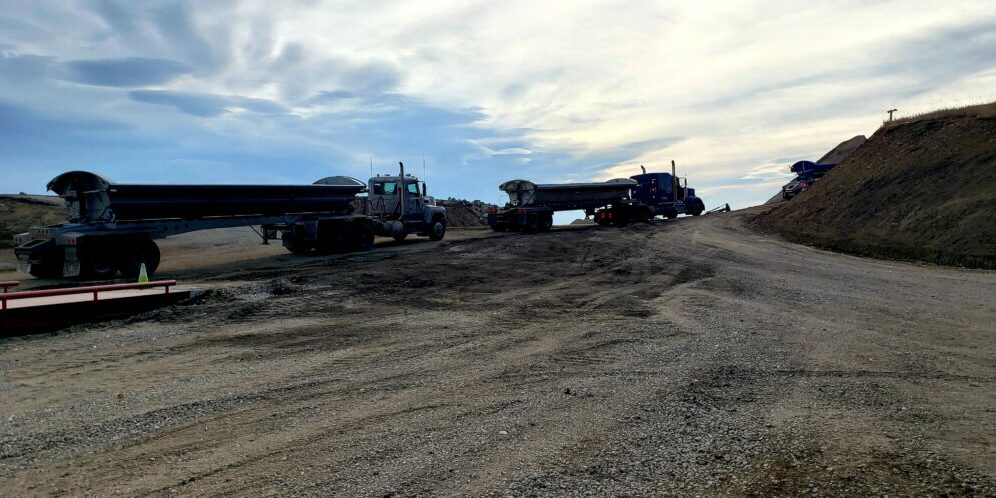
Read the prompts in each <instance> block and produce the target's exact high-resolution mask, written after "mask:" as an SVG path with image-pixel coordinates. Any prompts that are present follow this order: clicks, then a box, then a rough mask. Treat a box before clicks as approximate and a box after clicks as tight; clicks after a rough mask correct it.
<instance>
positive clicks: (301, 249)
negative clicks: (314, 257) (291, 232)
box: [284, 240, 311, 254]
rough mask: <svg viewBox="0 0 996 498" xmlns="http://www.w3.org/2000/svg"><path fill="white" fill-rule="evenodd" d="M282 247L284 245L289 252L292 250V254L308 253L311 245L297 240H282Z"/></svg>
mask: <svg viewBox="0 0 996 498" xmlns="http://www.w3.org/2000/svg"><path fill="white" fill-rule="evenodd" d="M284 247H286V248H287V250H288V251H290V252H292V253H294V254H310V253H311V245H309V244H305V243H302V242H299V241H293V240H287V241H284Z"/></svg>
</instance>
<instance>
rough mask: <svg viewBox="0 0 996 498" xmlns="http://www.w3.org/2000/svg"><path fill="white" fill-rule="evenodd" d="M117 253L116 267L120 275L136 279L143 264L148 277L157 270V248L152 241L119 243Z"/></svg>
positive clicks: (142, 240) (141, 239)
mask: <svg viewBox="0 0 996 498" xmlns="http://www.w3.org/2000/svg"><path fill="white" fill-rule="evenodd" d="M120 244H121V246H120V247H119V248H118V252H117V267H118V271H119V272H121V275H122V276H124V277H128V278H137V277H138V274H139V273H140V272H141V270H142V263H145V272H146V274H148V275H149V276H150V277H151V276H152V274H154V273H155V272H156V269H157V268H159V259H160V253H159V246H157V245H156V243H155V242H153V241H152V239H149V238H144V237H143V238H138V239H132V240H126V241H121V242H120Z"/></svg>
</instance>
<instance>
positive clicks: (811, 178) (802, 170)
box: [782, 161, 837, 200]
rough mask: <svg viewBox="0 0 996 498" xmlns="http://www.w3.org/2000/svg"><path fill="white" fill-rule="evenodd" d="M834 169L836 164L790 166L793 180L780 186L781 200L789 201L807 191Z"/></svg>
mask: <svg viewBox="0 0 996 498" xmlns="http://www.w3.org/2000/svg"><path fill="white" fill-rule="evenodd" d="M835 167H837V165H836V164H830V163H826V164H820V163H814V162H813V161H798V162H796V163H794V164H792V166H790V167H789V170H790V171H792V172H793V173H795V178H793V179H792V181H790V182H788V183H786V184H785V185H784V186H782V198H783V199H785V200H789V199H791V198H793V197H795V196H796V195H798V194H799V193H801V192H802V191H804V190H807V189H809V187H810V186H812V185H813V183H815V182H816V181H817V180H819V179H820V178H823V177H824V176H825V175H826V174H827V173H829V172H830V170H832V169H834V168H835Z"/></svg>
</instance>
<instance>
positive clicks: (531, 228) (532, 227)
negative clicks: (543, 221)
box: [523, 214, 539, 233]
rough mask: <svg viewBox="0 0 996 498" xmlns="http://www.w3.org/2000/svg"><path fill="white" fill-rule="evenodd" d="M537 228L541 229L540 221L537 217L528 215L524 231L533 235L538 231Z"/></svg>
mask: <svg viewBox="0 0 996 498" xmlns="http://www.w3.org/2000/svg"><path fill="white" fill-rule="evenodd" d="M537 228H539V220H537V219H536V216H534V215H532V214H530V215H527V216H526V226H524V227H523V230H525V231H526V232H529V233H533V232H535V231H536V229H537Z"/></svg>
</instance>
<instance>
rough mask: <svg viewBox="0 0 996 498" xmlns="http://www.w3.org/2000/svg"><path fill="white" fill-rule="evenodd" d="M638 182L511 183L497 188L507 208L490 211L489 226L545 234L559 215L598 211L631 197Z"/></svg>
mask: <svg viewBox="0 0 996 498" xmlns="http://www.w3.org/2000/svg"><path fill="white" fill-rule="evenodd" d="M634 186H636V182H635V181H633V180H628V179H625V178H620V179H616V180H609V181H607V182H599V183H559V184H536V183H533V182H531V181H529V180H509V181H507V182H504V183H502V184H501V185H499V186H498V188H499V189H501V190H503V191H505V193H507V194H508V198H509V202H508V204H506V205H505V207H504V208H500V209H496V208H491V209H490V210H489V211H488V225H490V226H491V228H492V229H493V230H495V231H499V232H504V231H508V230H524V231H527V232H544V231H547V230H549V229H550V227H552V226H553V213H554V212H556V211H575V210H584V211H585V212H586V213H588V214H589V215H590V214H594V212H595V210H596V209H598V208H601V207H603V206H606V205H610V204H612V203H618V202H622V201H624V200H625V199H627V198H628V197H629V192H630V189H632V188H633V187H634Z"/></svg>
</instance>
